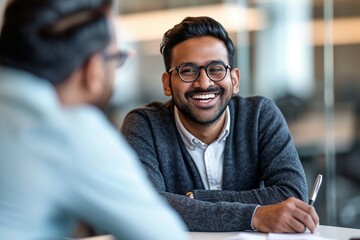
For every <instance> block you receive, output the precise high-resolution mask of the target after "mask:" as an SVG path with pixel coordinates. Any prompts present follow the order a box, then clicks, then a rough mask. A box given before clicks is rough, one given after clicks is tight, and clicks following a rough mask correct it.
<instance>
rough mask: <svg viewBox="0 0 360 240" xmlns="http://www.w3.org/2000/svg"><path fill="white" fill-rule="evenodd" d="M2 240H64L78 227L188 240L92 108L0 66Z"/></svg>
mask: <svg viewBox="0 0 360 240" xmlns="http://www.w3.org/2000/svg"><path fill="white" fill-rule="evenodd" d="M0 116H1V117H0V239H16V240H22V239H27V240H31V239H52V240H53V239H64V238H65V237H68V236H69V235H70V234H71V232H72V231H73V227H74V223H75V222H76V221H77V220H84V221H85V222H88V223H89V224H91V225H92V226H93V227H95V228H96V229H98V230H101V231H104V232H106V233H111V234H113V235H114V236H115V237H117V238H119V239H157V240H158V239H164V240H165V239H166V240H168V239H186V236H185V235H186V233H185V232H184V231H183V230H184V229H185V228H184V225H183V223H182V222H181V220H180V218H179V217H178V216H177V215H176V214H175V212H174V211H173V210H172V209H171V208H170V207H168V205H167V204H166V203H165V201H164V200H163V199H162V198H161V197H160V196H159V195H158V194H157V193H156V192H155V191H154V190H153V187H152V185H151V184H150V183H149V182H148V181H147V177H146V175H145V173H144V171H143V170H142V167H141V166H140V164H139V163H138V161H137V159H136V155H135V154H134V152H133V151H132V149H130V148H129V146H128V144H127V143H126V141H125V140H124V139H123V138H122V136H120V135H119V133H118V131H116V130H115V128H113V127H112V125H111V124H110V123H109V122H108V121H107V119H106V117H105V116H104V115H103V114H102V113H101V112H100V111H99V110H98V109H96V108H94V107H90V106H86V105H83V106H78V107H72V108H65V107H63V106H62V105H61V104H60V103H59V100H58V98H57V95H56V92H55V90H54V88H53V87H52V86H51V85H50V84H49V83H47V82H46V81H44V80H42V79H39V78H37V77H35V76H33V75H30V74H27V73H25V72H21V71H16V70H11V69H7V68H2V67H0Z"/></svg>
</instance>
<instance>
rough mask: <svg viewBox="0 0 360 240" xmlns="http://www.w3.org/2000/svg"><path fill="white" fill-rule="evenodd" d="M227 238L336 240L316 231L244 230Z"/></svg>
mask: <svg viewBox="0 0 360 240" xmlns="http://www.w3.org/2000/svg"><path fill="white" fill-rule="evenodd" d="M226 240H336V239H334V238H324V237H321V236H319V235H317V234H316V233H308V232H305V233H291V234H289V233H269V234H259V233H257V232H249V233H247V232H242V233H239V234H238V235H236V236H233V237H230V238H227V239H226Z"/></svg>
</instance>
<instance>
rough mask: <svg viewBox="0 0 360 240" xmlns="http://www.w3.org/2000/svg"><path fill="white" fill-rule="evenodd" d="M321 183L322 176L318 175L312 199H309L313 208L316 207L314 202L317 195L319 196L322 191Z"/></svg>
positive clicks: (311, 195)
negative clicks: (320, 190)
mask: <svg viewBox="0 0 360 240" xmlns="http://www.w3.org/2000/svg"><path fill="white" fill-rule="evenodd" d="M321 182H322V175H321V174H318V176H317V178H316V180H315V183H314V186H313V188H312V191H311V194H310V198H309V204H310V205H311V206H313V205H314V202H315V200H316V197H317V194H318V192H319V189H320V185H321Z"/></svg>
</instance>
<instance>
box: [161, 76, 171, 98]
mask: <svg viewBox="0 0 360 240" xmlns="http://www.w3.org/2000/svg"><path fill="white" fill-rule="evenodd" d="M162 83H163V89H164V94H165V96H168V97H170V96H171V87H170V74H169V73H167V72H164V73H163V74H162Z"/></svg>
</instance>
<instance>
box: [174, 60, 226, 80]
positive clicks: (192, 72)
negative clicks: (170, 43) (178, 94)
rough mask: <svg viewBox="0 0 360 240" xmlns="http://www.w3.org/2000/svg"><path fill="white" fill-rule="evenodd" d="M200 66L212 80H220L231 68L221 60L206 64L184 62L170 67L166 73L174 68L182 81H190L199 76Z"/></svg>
mask: <svg viewBox="0 0 360 240" xmlns="http://www.w3.org/2000/svg"><path fill="white" fill-rule="evenodd" d="M202 68H204V69H205V72H206V75H207V76H208V77H209V78H210V79H211V80H212V81H213V82H220V81H221V80H223V79H224V78H225V77H226V74H227V70H228V69H231V66H230V65H225V64H224V63H223V62H221V61H214V62H211V63H209V64H208V65H206V66H197V65H195V64H193V63H184V64H181V65H180V66H177V67H172V68H170V69H169V71H168V73H171V72H172V71H174V70H176V71H177V72H178V74H179V77H180V79H181V80H182V81H184V82H187V83H191V82H194V81H195V80H196V79H197V78H198V77H199V75H200V71H201V69H202Z"/></svg>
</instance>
